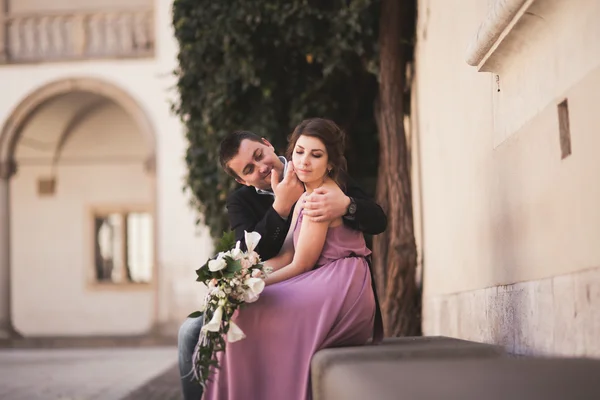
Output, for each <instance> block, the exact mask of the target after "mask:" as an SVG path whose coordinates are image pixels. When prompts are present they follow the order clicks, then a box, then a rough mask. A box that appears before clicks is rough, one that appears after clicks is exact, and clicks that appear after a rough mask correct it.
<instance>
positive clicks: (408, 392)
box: [311, 337, 600, 400]
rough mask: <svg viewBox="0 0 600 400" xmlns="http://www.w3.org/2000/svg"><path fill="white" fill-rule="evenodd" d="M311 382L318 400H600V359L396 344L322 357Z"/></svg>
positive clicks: (447, 341)
mask: <svg viewBox="0 0 600 400" xmlns="http://www.w3.org/2000/svg"><path fill="white" fill-rule="evenodd" d="M311 381H312V392H313V400H358V399H360V400H365V399H377V400H392V399H393V400H417V399H418V400H434V399H435V400H437V399H461V400H471V399H472V400H481V399H485V400H500V399H502V400H504V399H511V400H518V399H523V400H525V399H527V400H532V399H544V400H553V399H578V400H579V399H600V361H599V360H589V359H588V360H586V359H564V358H551V359H542V358H516V357H511V356H510V355H509V354H507V353H506V352H505V351H504V349H503V348H502V347H498V346H493V345H487V344H483V343H476V342H469V341H465V340H459V339H452V338H447V337H419V338H417V337H415V338H395V339H386V340H385V341H384V343H382V344H381V345H379V346H364V347H352V348H337V349H326V350H321V351H319V352H318V353H316V354H315V356H314V357H313V360H312V365H311Z"/></svg>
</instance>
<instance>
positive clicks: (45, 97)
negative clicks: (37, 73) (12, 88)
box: [0, 77, 156, 174]
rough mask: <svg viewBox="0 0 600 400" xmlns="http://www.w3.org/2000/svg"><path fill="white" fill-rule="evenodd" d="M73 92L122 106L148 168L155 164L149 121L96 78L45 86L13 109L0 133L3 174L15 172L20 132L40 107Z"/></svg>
mask: <svg viewBox="0 0 600 400" xmlns="http://www.w3.org/2000/svg"><path fill="white" fill-rule="evenodd" d="M75 91H79V92H88V93H93V94H96V95H99V96H102V97H105V98H108V99H110V100H112V101H114V102H115V103H116V104H118V105H119V106H121V107H122V108H123V109H124V110H125V111H126V112H127V113H128V114H129V115H130V116H131V118H132V119H133V120H134V121H135V123H136V125H137V126H138V128H139V130H140V133H141V134H142V135H143V136H144V139H145V142H146V143H147V145H148V148H149V149H150V157H149V159H148V165H149V166H152V165H153V164H154V157H155V154H156V135H155V131H154V129H153V127H152V123H151V122H150V119H149V118H148V116H147V114H146V112H145V111H144V110H143V109H142V107H141V106H140V105H139V103H138V102H137V101H136V100H135V99H134V98H133V97H132V96H131V95H130V94H129V93H127V92H126V91H124V90H123V89H121V88H119V87H118V86H116V85H114V84H112V83H109V82H106V81H103V80H100V79H97V78H87V77H80V78H67V79H62V80H59V81H55V82H51V83H49V84H46V85H44V86H42V87H40V88H38V89H36V90H34V91H33V92H32V93H30V94H29V95H28V96H27V97H25V99H24V100H22V101H21V103H19V104H18V105H17V106H16V107H15V109H14V110H13V111H12V113H11V115H10V116H9V117H8V119H7V120H6V122H5V124H4V126H3V127H2V131H1V132H0V165H2V166H4V169H5V170H8V169H14V168H15V164H14V159H13V155H14V151H15V148H16V145H17V143H18V141H19V137H20V135H21V131H22V130H23V127H24V126H25V125H26V124H27V122H28V121H29V120H30V118H32V117H33V116H34V115H35V112H36V111H37V110H38V109H39V107H41V106H42V105H43V104H45V103H46V102H47V101H49V100H52V99H54V98H56V97H57V96H60V95H63V94H67V93H71V92H75ZM13 172H14V171H13ZM4 174H7V172H5V173H4Z"/></svg>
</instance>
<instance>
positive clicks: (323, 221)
mask: <svg viewBox="0 0 600 400" xmlns="http://www.w3.org/2000/svg"><path fill="white" fill-rule="evenodd" d="M344 142H345V137H344V132H343V131H342V130H341V129H340V128H339V127H338V126H337V125H336V124H335V123H334V122H333V121H330V120H326V119H321V118H313V119H308V120H305V121H303V122H302V123H300V124H299V125H298V126H297V127H296V128H295V130H294V132H293V133H292V135H291V137H290V139H289V145H288V150H287V154H286V156H287V158H284V157H278V156H277V155H276V154H275V151H274V148H273V146H272V145H271V144H270V143H269V142H268V141H267V140H265V139H263V138H261V137H259V136H257V135H255V134H253V133H251V132H246V131H237V132H234V133H232V134H230V135H229V136H227V137H226V138H225V139H224V140H223V141H222V142H221V145H220V154H219V156H220V160H221V165H222V167H223V168H224V169H225V171H226V172H227V173H228V174H229V175H231V176H232V177H233V178H235V179H236V181H237V182H239V183H240V184H242V185H244V186H243V187H242V188H240V189H238V190H237V191H235V192H233V193H232V194H231V195H230V197H229V198H228V199H227V211H228V215H229V221H230V224H231V227H232V229H234V230H235V235H236V240H240V241H241V242H242V244H243V242H244V231H245V230H246V231H255V232H258V233H260V235H261V237H262V238H261V240H260V242H259V244H258V247H257V248H256V249H255V250H256V251H257V252H258V253H259V254H260V256H261V258H262V259H263V260H266V261H265V262H264V264H265V265H266V266H269V267H271V268H272V269H273V272H272V273H271V274H269V276H268V277H267V279H266V281H265V283H266V288H265V290H264V291H263V293H262V294H261V297H260V299H259V300H258V301H257V302H255V303H251V304H248V305H246V306H245V307H244V308H243V310H241V311H240V312H239V314H238V315H237V316H236V317H235V323H236V324H237V325H238V326H239V327H240V328H241V329H242V330H243V331H244V332H245V333H246V338H245V339H244V340H241V341H238V342H235V343H228V344H227V348H226V351H225V353H221V354H220V356H221V357H220V362H219V364H220V368H219V369H218V370H216V371H215V372H214V373H213V375H212V377H211V380H210V382H209V383H208V385H207V390H206V393H204V397H202V390H201V387H200V386H199V385H198V384H197V383H196V382H194V381H192V379H191V374H190V371H191V370H192V355H193V350H194V347H195V345H196V343H197V341H198V336H199V332H200V329H201V327H202V321H201V318H196V319H188V320H187V321H186V322H185V323H184V324H183V325H182V327H181V329H180V332H179V366H180V373H181V375H182V385H183V393H184V398H185V399H186V400H187V399H197V400H200V398H203V399H205V400H209V399H215V400H217V399H218V400H238V399H240V400H243V399H248V400H251V399H257V400H270V399H273V400H279V399H298V400H301V399H302V400H304V399H308V398H310V385H309V381H310V379H309V378H310V361H311V359H312V356H313V354H314V353H315V352H317V351H318V350H320V349H323V348H328V347H339V346H353V345H364V344H366V343H367V342H368V341H369V339H373V341H375V342H377V341H378V340H379V339H381V334H382V328H381V314H380V312H379V306H378V303H377V298H376V294H375V291H374V286H373V284H372V276H371V272H370V269H369V263H368V258H369V255H370V251H369V249H368V248H367V246H366V244H365V241H364V237H363V233H367V234H379V233H381V232H383V231H384V230H385V228H386V224H387V219H386V216H385V213H384V212H383V210H382V209H381V207H379V206H378V205H377V204H376V203H374V202H373V201H372V200H370V199H369V198H368V197H367V195H366V194H365V193H364V192H363V191H362V190H361V189H360V188H359V187H358V186H356V185H355V184H354V183H353V182H352V181H351V180H350V178H349V177H348V176H347V174H346V159H345V157H344Z"/></svg>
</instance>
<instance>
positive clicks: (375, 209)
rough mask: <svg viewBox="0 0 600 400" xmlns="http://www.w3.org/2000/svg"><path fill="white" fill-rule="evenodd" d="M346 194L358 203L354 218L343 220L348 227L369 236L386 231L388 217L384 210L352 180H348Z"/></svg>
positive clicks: (344, 218)
mask: <svg viewBox="0 0 600 400" xmlns="http://www.w3.org/2000/svg"><path fill="white" fill-rule="evenodd" d="M345 194H346V195H347V196H348V197H352V198H353V199H354V202H355V203H356V212H355V213H354V217H348V216H347V217H343V218H342V219H343V221H344V223H345V224H346V225H347V226H349V227H350V228H352V229H355V230H358V231H361V232H364V233H367V234H369V235H378V234H380V233H382V232H383V231H385V230H386V228H387V216H386V215H385V212H384V211H383V209H382V208H381V207H380V206H379V204H377V203H375V201H373V200H372V199H371V198H370V197H369V196H367V194H366V193H365V192H364V191H363V190H362V189H361V188H360V187H359V186H358V185H357V184H356V183H355V182H354V181H352V180H351V179H350V178H348V180H347V185H346V193H345Z"/></svg>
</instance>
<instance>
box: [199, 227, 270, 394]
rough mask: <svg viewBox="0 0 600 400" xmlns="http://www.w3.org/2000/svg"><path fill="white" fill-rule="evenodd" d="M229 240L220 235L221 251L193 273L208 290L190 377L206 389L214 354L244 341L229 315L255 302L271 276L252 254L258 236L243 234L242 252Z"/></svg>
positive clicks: (254, 233)
mask: <svg viewBox="0 0 600 400" xmlns="http://www.w3.org/2000/svg"><path fill="white" fill-rule="evenodd" d="M232 236H233V234H232V233H231V234H229V237H227V235H224V236H223V239H222V241H221V243H219V245H218V247H217V248H218V249H219V250H223V251H219V253H218V254H217V255H216V256H215V257H213V258H211V259H210V260H208V262H207V263H206V264H205V265H203V266H202V267H200V268H199V269H197V270H196V274H197V275H198V279H196V280H197V281H199V282H202V283H204V284H205V285H206V286H207V289H208V290H207V291H206V297H205V300H204V305H203V310H202V313H203V315H204V326H203V327H202V329H201V330H200V338H199V340H198V344H197V346H196V349H195V351H194V359H193V361H194V370H193V373H194V377H195V378H196V379H197V380H198V381H199V383H200V384H201V385H202V386H205V385H206V381H207V380H208V379H209V375H210V372H211V370H212V368H213V367H218V362H217V361H216V360H217V358H216V353H218V352H220V351H225V348H226V341H227V342H229V343H233V342H237V341H239V340H242V339H244V338H245V337H246V335H245V334H244V332H243V331H242V329H240V327H239V326H237V325H236V324H235V322H234V321H233V315H234V313H235V312H236V311H237V310H238V309H239V308H240V307H242V306H243V305H244V304H246V303H252V302H255V301H257V300H258V298H259V296H260V294H261V293H262V292H263V290H264V289H265V281H264V279H265V278H266V277H267V275H268V274H269V273H270V272H271V268H269V267H266V266H264V265H263V264H262V261H261V259H260V256H259V254H258V253H257V252H256V251H255V250H256V246H257V245H258V242H259V241H260V238H261V236H260V234H258V233H257V232H246V231H244V239H245V241H246V247H247V249H248V250H247V251H242V249H241V243H240V241H237V242H236V243H235V246H234V243H233V241H232V240H231V239H232ZM224 242H226V243H224ZM205 267H206V268H205ZM199 314H200V313H193V314H192V315H194V316H197V315H199ZM192 315H191V316H192ZM208 319H210V321H208ZM207 321H208V322H207Z"/></svg>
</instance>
